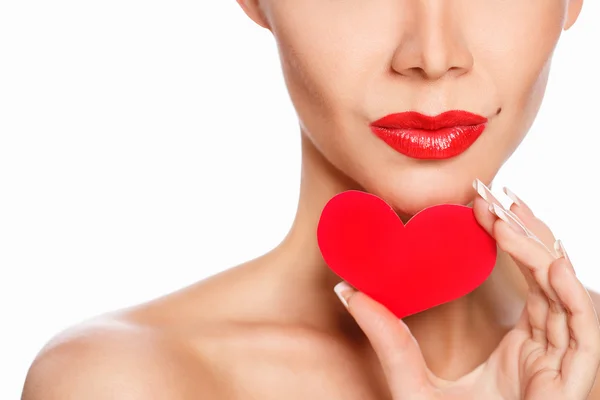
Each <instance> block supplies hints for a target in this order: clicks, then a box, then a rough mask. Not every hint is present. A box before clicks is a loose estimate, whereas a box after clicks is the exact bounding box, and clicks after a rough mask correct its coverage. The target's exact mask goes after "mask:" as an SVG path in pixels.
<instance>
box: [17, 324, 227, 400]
mask: <svg viewBox="0 0 600 400" xmlns="http://www.w3.org/2000/svg"><path fill="white" fill-rule="evenodd" d="M203 365H204V364H203V363H202V362H200V360H199V359H198V358H196V357H194V356H193V355H192V353H191V352H189V351H187V349H186V348H185V346H184V345H183V344H182V343H180V342H178V341H176V340H173V339H172V338H170V337H169V336H168V335H165V334H164V333H163V332H161V331H159V330H156V329H153V328H149V327H147V326H141V325H136V324H134V323H131V322H128V321H123V320H119V319H116V318H112V317H99V318H97V319H94V320H91V321H89V322H86V323H85V324H82V325H79V326H75V327H72V328H70V329H68V330H66V331H64V332H62V333H60V334H58V335H56V336H55V337H54V338H53V339H52V340H50V341H49V342H48V344H47V345H46V346H45V347H44V348H43V349H42V350H41V351H40V353H39V354H38V356H37V357H36V359H35V360H34V362H33V364H32V365H31V367H30V369H29V371H28V374H27V378H26V380H25V386H24V389H23V396H22V400H38V399H44V400H55V399H56V400H58V399H60V400H69V399H89V400H96V399H98V400H103V399H113V398H119V399H123V400H137V399H140V400H141V399H154V398H157V399H167V398H178V399H188V398H189V399H192V398H198V396H199V395H207V396H210V395H214V394H215V393H216V390H217V388H216V386H215V385H214V382H215V381H214V380H213V378H212V376H211V372H210V370H209V369H208V368H205V367H203Z"/></svg>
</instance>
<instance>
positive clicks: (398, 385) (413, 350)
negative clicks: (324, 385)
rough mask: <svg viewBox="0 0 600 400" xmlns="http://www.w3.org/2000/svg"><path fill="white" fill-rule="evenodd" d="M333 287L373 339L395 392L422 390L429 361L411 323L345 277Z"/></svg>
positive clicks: (418, 392) (393, 392) (420, 391)
mask: <svg viewBox="0 0 600 400" xmlns="http://www.w3.org/2000/svg"><path fill="white" fill-rule="evenodd" d="M334 291H335V293H336V294H337V295H338V297H339V298H340V300H341V301H342V303H343V304H344V305H345V306H346V307H347V309H348V311H349V312H350V314H351V315H352V316H353V317H354V319H355V320H356V322H357V324H358V325H359V326H360V328H361V329H362V331H363V332H364V333H365V335H366V336H367V338H368V339H369V341H370V342H371V346H372V347H373V350H375V353H376V354H377V357H378V358H379V362H380V363H381V365H382V367H383V371H384V373H385V375H386V378H387V382H388V385H389V386H390V390H391V391H392V394H393V395H395V396H400V395H405V396H406V395H415V394H423V391H424V390H425V388H426V387H428V386H430V382H429V379H428V375H427V365H426V364H425V360H424V358H423V354H422V353H421V349H420V348H419V344H418V343H417V341H416V339H415V338H414V336H413V335H412V334H411V333H410V330H409V329H408V326H406V324H405V323H404V322H403V321H402V320H401V319H399V318H397V317H396V316H395V315H394V314H393V313H392V312H391V311H389V310H388V309H387V308H386V307H384V306H383V305H381V304H380V303H378V302H376V301H375V300H373V299H372V298H370V297H369V296H367V295H366V294H364V293H362V292H359V291H357V290H356V289H354V288H353V287H352V286H350V285H348V284H347V283H346V282H344V281H342V282H340V283H338V284H337V285H336V286H335V288H334ZM411 398H412V397H411Z"/></svg>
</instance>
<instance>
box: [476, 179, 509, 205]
mask: <svg viewBox="0 0 600 400" xmlns="http://www.w3.org/2000/svg"><path fill="white" fill-rule="evenodd" d="M473 188H474V189H475V190H476V191H477V194H479V196H481V198H482V199H483V200H485V201H486V202H487V203H488V204H490V205H491V204H498V205H499V206H500V207H502V203H501V202H500V200H498V199H497V198H496V196H494V194H493V193H492V191H491V190H490V189H489V188H488V187H487V186H486V185H485V184H484V183H483V182H481V181H480V180H479V179H475V180H474V181H473Z"/></svg>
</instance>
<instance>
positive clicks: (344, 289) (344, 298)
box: [333, 281, 356, 308]
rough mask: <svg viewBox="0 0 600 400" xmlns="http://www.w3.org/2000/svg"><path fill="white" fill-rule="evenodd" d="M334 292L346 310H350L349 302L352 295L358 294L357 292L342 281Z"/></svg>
mask: <svg viewBox="0 0 600 400" xmlns="http://www.w3.org/2000/svg"><path fill="white" fill-rule="evenodd" d="M333 291H334V292H335V294H336V295H337V297H338V298H339V299H340V301H341V302H342V304H343V305H344V307H346V308H348V301H349V300H350V297H352V295H353V294H354V293H355V292H356V290H355V289H354V288H353V287H352V286H350V285H348V284H347V283H346V281H341V282H340V283H338V284H337V285H335V287H334V288H333Z"/></svg>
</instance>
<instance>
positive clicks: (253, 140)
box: [0, 0, 600, 399]
mask: <svg viewBox="0 0 600 400" xmlns="http://www.w3.org/2000/svg"><path fill="white" fill-rule="evenodd" d="M599 17H600V3H599V2H597V1H588V2H587V3H586V4H585V6H584V10H583V14H582V16H581V18H580V20H579V21H578V23H577V24H576V25H575V27H574V28H573V29H572V30H570V31H568V32H566V33H565V35H564V36H563V39H562V42H561V44H560V45H559V48H558V50H557V53H556V56H555V62H554V68H553V72H552V74H551V78H550V84H549V87H548V91H547V95H546V100H545V103H544V105H543V107H542V110H541V112H540V115H539V118H538V120H537V122H536V124H535V125H534V127H533V129H532V131H531V133H530V135H529V136H528V137H527V139H526V140H525V142H524V143H523V145H522V146H521V147H520V149H519V150H518V152H517V153H515V155H514V156H513V157H512V159H511V160H510V161H509V162H508V163H507V164H506V165H505V167H504V168H503V169H502V171H501V173H500V174H499V176H498V178H497V182H496V187H500V186H501V185H502V184H507V185H509V186H510V187H511V188H512V189H513V190H514V191H516V192H517V193H519V194H520V195H521V196H522V197H523V198H525V199H526V200H527V201H528V203H530V205H531V206H532V207H533V208H534V210H535V211H536V212H537V213H538V214H539V215H540V216H541V217H542V218H544V219H545V220H546V221H547V222H548V223H549V224H550V226H551V227H552V228H553V229H554V231H555V233H556V234H557V236H559V237H560V238H562V239H563V240H564V242H565V244H566V247H567V250H568V251H569V253H570V256H571V258H572V259H573V261H574V263H575V266H576V269H577V272H578V275H579V277H580V278H581V280H582V281H583V282H584V283H585V284H586V285H587V286H588V287H590V288H593V289H595V290H600V274H599V273H598V272H597V268H598V267H600V263H599V262H598V259H597V249H598V236H599V234H598V228H597V227H598V225H599V224H600V216H599V215H598V212H597V205H598V192H597V187H596V185H597V182H598V177H597V174H598V172H600V160H599V156H598V152H599V147H598V146H600V140H599V136H600V128H599V127H598V122H597V121H598V112H599V110H598V104H599V103H598V98H599V96H598V92H599V91H600V75H599V74H598V71H599V70H600V63H599V61H598V42H597V39H598V38H599V37H600V25H599V24H598V18H599ZM498 34H502V33H501V32H499V33H498ZM299 143H300V142H299V133H298V128H297V123H296V120H295V113H294V110H293V108H292V106H291V104H290V102H289V100H288V95H287V92H286V90H285V86H284V83H283V79H282V75H281V72H280V68H279V61H278V57H277V52H276V48H275V45H274V41H273V39H272V38H271V36H270V34H269V32H268V31H266V30H263V29H260V28H259V27H257V26H255V25H254V24H253V23H252V22H251V21H250V20H249V19H247V17H246V16H245V15H244V14H243V12H242V11H241V9H240V8H239V7H238V6H237V4H236V3H235V2H234V1H233V0H228V1H197V0H196V1H190V0H177V1H168V2H167V1H147V0H146V1H141V0H118V1H117V0H104V1H97V2H90V1H76V0H71V1H68V0H54V1H41V0H20V1H15V0H12V1H11V0H7V1H4V2H2V4H1V5H0V337H1V340H0V398H1V399H16V398H18V397H19V394H20V391H21V388H22V384H23V380H24V377H25V373H26V370H27V368H28V366H29V364H30V363H31V361H32V360H33V358H34V356H35V354H36V353H37V351H38V350H39V349H40V348H41V346H42V345H43V344H44V343H45V342H46V341H47V340H48V339H49V338H50V337H51V336H52V335H54V334H55V333H56V332H58V331H60V330H62V329H64V328H65V327H67V326H69V325H72V324H74V323H76V322H78V321H80V320H82V319H84V318H87V317H90V316H92V315H96V314H99V313H102V312H105V311H108V310H113V309H115V308H121V307H124V306H127V305H132V304H134V303H138V302H142V301H145V300H147V299H150V298H153V297H157V296H159V295H162V294H165V293H167V292H170V291H173V290H176V289H178V288H180V287H182V286H186V285H188V284H190V283H193V282H194V281H197V280H200V279H202V278H204V277H206V276H208V275H211V274H214V273H216V272H218V271H221V270H223V269H225V268H228V267H230V266H233V265H235V264H238V263H240V262H242V261H245V260H248V259H250V258H253V257H256V256H258V255H260V254H262V253H264V252H266V251H267V250H269V249H271V248H272V247H273V246H275V245H276V244H277V243H278V242H279V241H280V240H281V239H282V237H283V235H284V234H285V233H286V232H287V230H288V229H289V227H290V224H291V222H292V219H293V216H294V212H295V209H296V201H297V196H298V185H299V165H300V164H299V162H300V149H299Z"/></svg>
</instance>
